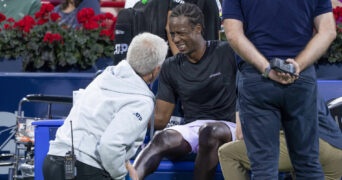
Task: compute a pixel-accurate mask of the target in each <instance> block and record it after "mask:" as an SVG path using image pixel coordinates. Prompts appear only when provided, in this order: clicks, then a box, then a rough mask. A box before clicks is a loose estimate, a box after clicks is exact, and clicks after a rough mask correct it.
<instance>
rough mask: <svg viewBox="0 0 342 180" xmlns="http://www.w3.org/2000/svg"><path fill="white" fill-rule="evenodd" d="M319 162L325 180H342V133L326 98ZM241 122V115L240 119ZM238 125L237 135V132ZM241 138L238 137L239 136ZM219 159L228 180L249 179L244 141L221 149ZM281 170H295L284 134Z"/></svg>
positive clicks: (320, 102)
mask: <svg viewBox="0 0 342 180" xmlns="http://www.w3.org/2000/svg"><path fill="white" fill-rule="evenodd" d="M317 108H318V130H319V161H320V163H321V164H322V168H323V172H324V176H325V178H324V179H326V180H341V176H342V168H341V167H342V133H341V130H340V128H339V127H338V125H337V124H336V121H335V120H334V119H333V117H332V116H331V114H330V112H329V109H328V107H327V106H326V104H325V102H324V100H323V98H318V102H317ZM236 121H237V122H238V116H237V120H236ZM238 129H239V128H238V124H237V128H236V132H237V131H238ZM236 136H237V137H239V135H238V134H237V135H236ZM218 153H219V159H220V165H221V169H222V173H223V176H224V179H225V180H237V179H238V180H248V179H250V175H249V171H248V170H249V169H250V162H249V160H248V157H247V151H246V145H245V143H244V141H243V140H242V141H234V142H229V143H226V144H224V145H222V146H221V147H220V148H219V151H218ZM279 171H280V172H290V171H293V167H292V165H291V161H290V158H289V153H288V151H287V147H286V141H285V135H284V132H283V131H281V132H280V156H279Z"/></svg>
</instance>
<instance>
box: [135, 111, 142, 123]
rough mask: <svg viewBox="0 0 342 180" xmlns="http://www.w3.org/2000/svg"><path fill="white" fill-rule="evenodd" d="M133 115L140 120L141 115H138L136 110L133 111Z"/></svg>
mask: <svg viewBox="0 0 342 180" xmlns="http://www.w3.org/2000/svg"><path fill="white" fill-rule="evenodd" d="M133 115H134V116H135V117H137V119H138V120H139V121H141V120H142V117H141V115H140V114H139V113H138V112H136V113H133Z"/></svg>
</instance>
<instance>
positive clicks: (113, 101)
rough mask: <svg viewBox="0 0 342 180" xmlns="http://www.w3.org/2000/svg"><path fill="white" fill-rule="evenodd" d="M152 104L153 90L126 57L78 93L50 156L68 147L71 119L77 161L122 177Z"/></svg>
mask: <svg viewBox="0 0 342 180" xmlns="http://www.w3.org/2000/svg"><path fill="white" fill-rule="evenodd" d="M153 108H154V94H153V93H152V92H151V91H150V89H149V87H148V86H147V84H146V83H145V81H144V80H143V79H142V78H141V77H140V76H138V75H137V74H136V73H135V72H134V70H133V69H132V68H131V66H130V65H129V64H128V63H127V61H125V60H123V61H121V62H120V63H119V64H118V65H117V66H109V67H107V68H106V69H105V70H104V71H103V72H102V73H101V74H100V75H99V76H98V77H96V79H94V80H93V81H92V82H91V83H90V84H89V85H88V87H87V88H86V89H84V91H83V92H82V93H81V94H80V96H78V97H77V101H76V103H75V104H74V105H73V107H72V109H71V111H70V113H69V115H68V117H67V118H66V120H65V122H64V124H63V125H62V126H61V127H60V128H59V129H58V130H57V133H56V139H55V140H53V141H50V149H49V152H48V154H50V155H56V156H65V154H66V153H67V152H68V151H70V150H71V131H70V121H71V120H72V126H73V137H74V138H73V141H74V148H75V155H76V159H77V160H79V161H81V162H83V163H85V164H88V165H90V166H93V167H97V168H101V169H105V170H106V171H107V172H108V173H109V174H110V175H111V177H112V178H113V179H124V178H125V175H126V174H127V169H126V168H125V161H127V160H129V159H130V158H132V157H133V156H134V155H135V153H136V151H137V148H138V147H139V146H140V145H141V144H142V143H143V140H144V138H145V134H146V129H147V124H148V121H149V119H150V117H151V115H152V112H153Z"/></svg>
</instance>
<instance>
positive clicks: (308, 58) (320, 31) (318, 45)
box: [296, 12, 336, 70]
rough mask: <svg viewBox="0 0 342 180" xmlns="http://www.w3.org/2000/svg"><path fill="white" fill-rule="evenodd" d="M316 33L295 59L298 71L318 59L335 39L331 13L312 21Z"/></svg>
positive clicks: (334, 27)
mask: <svg viewBox="0 0 342 180" xmlns="http://www.w3.org/2000/svg"><path fill="white" fill-rule="evenodd" d="M314 24H315V29H316V31H317V33H316V34H314V36H313V38H312V39H311V40H310V41H309V43H308V44H307V46H306V47H305V48H304V50H303V51H302V52H301V53H299V55H298V56H297V57H296V62H297V63H298V65H299V69H300V70H303V69H305V68H306V67H308V66H309V65H311V64H312V63H314V62H315V61H316V60H317V59H319V58H320V57H321V56H322V55H323V54H324V53H325V51H326V50H327V49H328V48H329V46H330V44H331V42H332V41H333V40H334V39H335V38H336V24H335V20H334V17H333V14H332V13H331V12H329V13H325V14H322V15H319V16H317V17H316V18H315V19H314Z"/></svg>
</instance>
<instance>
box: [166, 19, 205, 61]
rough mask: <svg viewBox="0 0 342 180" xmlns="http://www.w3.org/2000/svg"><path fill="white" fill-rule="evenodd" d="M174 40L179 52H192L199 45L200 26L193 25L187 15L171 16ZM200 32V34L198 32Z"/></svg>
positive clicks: (171, 29) (171, 30) (170, 25)
mask: <svg viewBox="0 0 342 180" xmlns="http://www.w3.org/2000/svg"><path fill="white" fill-rule="evenodd" d="M169 23H170V24H169V27H170V34H171V37H172V41H173V42H174V43H175V45H176V46H177V48H178V50H179V52H181V53H184V54H191V53H192V52H194V51H195V50H196V48H197V47H198V40H199V38H198V35H200V36H201V34H200V33H201V32H200V31H196V28H198V26H192V25H191V24H190V22H189V20H188V18H187V17H185V16H178V17H171V18H170V22H169ZM198 32H199V34H198Z"/></svg>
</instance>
